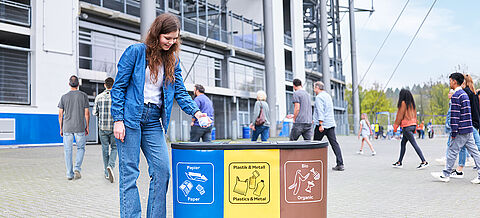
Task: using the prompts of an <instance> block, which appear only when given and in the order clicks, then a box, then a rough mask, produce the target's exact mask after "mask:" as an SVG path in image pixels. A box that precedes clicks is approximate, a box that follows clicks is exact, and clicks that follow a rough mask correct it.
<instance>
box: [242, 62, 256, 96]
mask: <svg viewBox="0 0 480 218" xmlns="http://www.w3.org/2000/svg"><path fill="white" fill-rule="evenodd" d="M245 84H246V85H247V89H246V91H250V92H256V91H258V90H255V80H254V79H253V68H252V67H247V66H246V67H245Z"/></svg>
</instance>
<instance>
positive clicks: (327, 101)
mask: <svg viewBox="0 0 480 218" xmlns="http://www.w3.org/2000/svg"><path fill="white" fill-rule="evenodd" d="M313 90H314V91H315V94H316V95H317V96H315V105H314V110H313V122H314V124H315V129H314V133H313V139H314V140H319V141H321V140H322V139H323V137H324V136H325V135H326V136H327V139H328V142H329V143H330V145H331V147H332V150H333V153H334V154H335V156H336V159H337V160H336V162H337V165H336V166H335V167H333V168H332V170H334V171H343V170H345V167H344V165H343V157H342V150H341V149H340V145H339V144H338V142H337V137H336V135H335V126H336V124H335V116H334V113H333V101H332V97H331V96H330V95H329V94H328V93H327V92H326V91H325V90H324V84H323V83H322V82H320V81H318V82H315V83H314V89H313Z"/></svg>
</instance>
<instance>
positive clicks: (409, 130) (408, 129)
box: [403, 126, 425, 163]
mask: <svg viewBox="0 0 480 218" xmlns="http://www.w3.org/2000/svg"><path fill="white" fill-rule="evenodd" d="M405 130H406V131H404V132H405V133H404V134H403V135H404V136H406V138H407V139H408V141H410V143H411V144H412V146H413V148H414V149H415V151H416V152H417V155H418V157H420V160H422V163H423V162H425V157H423V153H422V150H421V149H420V147H418V145H417V142H416V141H415V137H414V133H413V131H414V130H415V126H409V127H405Z"/></svg>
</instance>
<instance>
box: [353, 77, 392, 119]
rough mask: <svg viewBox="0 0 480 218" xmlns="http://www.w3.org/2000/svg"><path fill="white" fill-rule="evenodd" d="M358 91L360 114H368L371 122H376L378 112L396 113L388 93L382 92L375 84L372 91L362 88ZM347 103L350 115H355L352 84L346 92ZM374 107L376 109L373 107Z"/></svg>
mask: <svg viewBox="0 0 480 218" xmlns="http://www.w3.org/2000/svg"><path fill="white" fill-rule="evenodd" d="M358 91H359V93H358V97H359V99H360V113H366V114H368V115H369V119H370V121H372V122H373V121H374V119H373V118H374V117H375V113H376V112H382V111H388V112H395V111H396V108H395V107H394V106H393V104H392V100H391V99H389V98H387V95H386V93H385V92H383V91H382V90H381V88H380V85H378V84H374V86H373V87H372V88H371V89H363V88H362V87H361V86H360V87H359V88H358ZM377 99H378V101H377ZM345 101H348V113H349V114H353V108H352V106H353V104H352V84H348V85H347V90H346V91H345ZM374 105H375V107H373V106H374ZM372 109H373V110H372Z"/></svg>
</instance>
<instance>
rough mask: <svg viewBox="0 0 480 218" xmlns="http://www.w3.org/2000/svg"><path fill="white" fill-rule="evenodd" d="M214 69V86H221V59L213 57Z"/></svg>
mask: <svg viewBox="0 0 480 218" xmlns="http://www.w3.org/2000/svg"><path fill="white" fill-rule="evenodd" d="M214 71H215V86H216V87H222V60H220V59H215V65H214Z"/></svg>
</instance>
